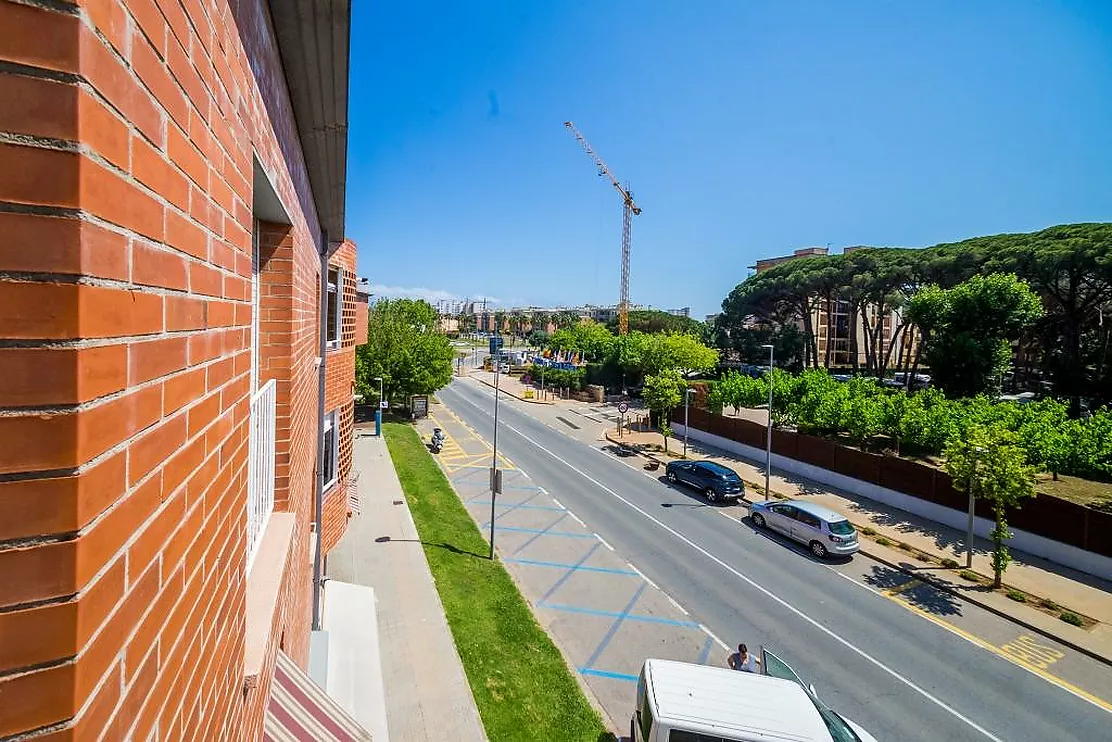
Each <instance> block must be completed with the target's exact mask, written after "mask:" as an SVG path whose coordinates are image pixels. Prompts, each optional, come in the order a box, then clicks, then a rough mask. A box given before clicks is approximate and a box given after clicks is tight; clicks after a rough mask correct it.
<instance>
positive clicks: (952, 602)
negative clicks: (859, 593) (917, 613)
mask: <svg viewBox="0 0 1112 742" xmlns="http://www.w3.org/2000/svg"><path fill="white" fill-rule="evenodd" d="M864 579H865V584H867V585H869V586H870V587H873V588H876V589H877V590H880V591H881V592H888V593H889V594H892V595H899V599H900V600H903V601H904V602H906V603H908V604H909V605H913V606H915V607H916V608H919V609H921V610H923V611H926V612H927V613H930V614H932V615H935V616H960V615H962V612H961V604H960V603H959V602H958V600H957V598H956V597H955V596H953V595H951V594H950V593H947V592H943V591H942V590H939V589H938V588H936V587H934V586H933V585H931V584H929V583H926V582H923V581H922V580H919V579H917V578H915V577H912V576H911V575H908V574H906V573H904V572H901V571H900V570H898V569H893V568H891V567H887V566H883V565H873V567H872V572H871V573H870V574H867V575H865V578H864Z"/></svg>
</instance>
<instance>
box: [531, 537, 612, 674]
mask: <svg viewBox="0 0 1112 742" xmlns="http://www.w3.org/2000/svg"><path fill="white" fill-rule="evenodd" d="M600 548H602V544H601V543H599V542H597V541H596V542H595V544H594V545H593V546H592V547H591V548H590V549H587V553H586V554H584V555H583V556H582V558H580V560H579V561H578V562H576V563H575V564H573V565H572V566H571V567H569V568H568V571H567V572H564V574H562V575H560V579H558V580H556V584H554V585H553V586H552V587H550V588H548V592H546V593H545V594H544V595H542V596H541V600H540V602H542V603H543V602H544V601H546V600H548V599H549V598H551V597H552V593H554V592H556V591H557V590H559V589H560V586H561V585H563V584H564V583H565V582H567V581H568V578H569V577H571V576H572V575H573V574H575V570H577V569H579V568H580V567H582V566H583V562H585V561H587V560H588V559H590V558H591V555H592V554H594V553H595V552H596V551H598V550H599V549H600ZM587 664H588V665H589V664H591V663H590V662H588V663H587Z"/></svg>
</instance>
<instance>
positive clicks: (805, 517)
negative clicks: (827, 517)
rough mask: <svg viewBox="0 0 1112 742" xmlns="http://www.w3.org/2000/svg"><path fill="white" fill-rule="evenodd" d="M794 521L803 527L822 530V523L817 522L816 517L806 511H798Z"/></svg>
mask: <svg viewBox="0 0 1112 742" xmlns="http://www.w3.org/2000/svg"><path fill="white" fill-rule="evenodd" d="M795 519H796V520H798V521H799V522H800V523H802V524H804V525H807V526H810V527H811V528H818V529H820V530H821V529H822V521H821V520H819V518H818V516H817V515H812V514H811V513H808V512H807V511H806V510H800V511H799V514H798V515H796V516H795Z"/></svg>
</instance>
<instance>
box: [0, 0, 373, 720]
mask: <svg viewBox="0 0 1112 742" xmlns="http://www.w3.org/2000/svg"><path fill="white" fill-rule="evenodd" d="M349 12H350V9H349V6H348V3H346V2H336V1H335V0H320V1H319V2H311V0H269V1H268V0H230V1H229V0H198V1H197V2H184V1H182V0H80V1H79V2H76V3H74V2H67V0H52V1H51V2H49V3H44V2H30V1H29V0H27V1H23V0H15V1H13V0H0V163H2V166H0V441H3V445H0V740H7V739H8V738H10V737H18V738H19V739H24V738H26V739H35V740H51V741H52V742H53V741H55V740H85V739H89V740H95V739H109V740H112V739H125V738H126V739H130V738H134V739H143V740H146V739H157V740H177V739H206V740H209V739H211V740H216V739H221V740H223V739H229V740H240V739H245V740H249V739H257V738H259V737H260V736H261V734H262V728H263V720H264V716H266V713H267V706H268V699H269V692H270V684H271V679H272V677H273V672H274V670H273V668H274V666H275V662H276V657H277V655H278V652H279V650H281V651H283V652H284V653H285V654H287V655H289V656H290V657H291V658H292V659H293V660H294V662H296V663H297V664H299V665H301V666H302V667H304V666H305V664H306V662H307V659H308V652H309V633H310V627H311V625H312V619H313V616H312V605H313V557H314V552H313V548H314V544H315V543H316V541H317V540H316V539H315V537H314V536H313V531H314V530H315V528H316V526H315V517H316V514H315V512H314V511H315V505H316V498H317V497H318V488H319V486H320V482H319V481H318V477H321V475H322V474H324V475H325V476H323V478H324V479H327V480H330V481H329V482H327V483H326V487H325V488H324V491H323V503H322V506H323V507H322V509H323V522H322V525H321V529H320V530H321V532H322V534H323V538H322V539H320V541H321V542H322V546H323V547H324V550H325V551H326V550H327V549H328V548H331V546H332V545H333V544H335V543H336V541H337V540H338V539H339V537H340V535H341V534H342V533H343V530H344V526H345V524H346V521H347V516H348V507H347V498H346V485H347V483H348V481H349V480H350V478H351V475H350V466H351V439H352V408H351V405H352V400H351V396H352V389H351V387H352V381H353V377H354V345H355V342H356V331H355V324H356V314H357V308H356V303H357V301H356V291H355V281H356V276H355V246H354V245H353V244H351V243H350V242H346V241H344V239H343V224H344V219H343V215H344V212H343V206H344V204H343V201H344V178H345V167H344V162H345V160H346V136H347V135H346V110H347V51H348V50H347V38H348V23H349ZM307 39H311V40H314V43H312V44H308V43H305V42H306V40H307ZM322 81H323V82H324V83H327V88H326V89H324V90H318V89H314V86H318V87H319V86H320V85H321V84H322ZM322 255H323V256H324V259H325V260H326V261H327V265H328V271H327V275H326V276H321V266H322ZM326 284H327V286H326ZM322 292H325V293H323V294H322ZM364 316H365V315H364ZM322 334H323V335H324V336H325V344H326V346H327V350H326V352H325V354H324V360H323V366H324V375H325V379H324V381H325V390H326V391H325V395H324V397H325V399H324V412H325V421H326V422H325V424H322V421H321V419H320V415H319V408H318V403H319V399H320V395H319V392H318V390H319V388H320V373H321V358H320V356H321V353H320V347H321V345H320V343H321V336H322ZM268 410H269V412H268ZM322 441H323V444H322ZM268 446H272V448H270V449H268ZM268 450H272V451H273V455H272V456H270V455H268V454H267V453H266V452H267V451H268ZM320 453H323V457H322V456H321V455H320ZM266 496H271V497H272V498H273V505H270V504H269V503H270V501H269V500H266V499H265V498H266ZM264 501H265V504H259V503H264ZM271 511H273V512H272V514H271ZM251 554H257V555H258V556H257V557H256V558H254V560H253V561H252V560H251V558H250V555H251Z"/></svg>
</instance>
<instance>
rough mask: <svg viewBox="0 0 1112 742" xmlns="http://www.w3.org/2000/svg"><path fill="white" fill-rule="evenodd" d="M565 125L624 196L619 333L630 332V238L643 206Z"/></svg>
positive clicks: (569, 126)
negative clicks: (635, 220) (635, 219)
mask: <svg viewBox="0 0 1112 742" xmlns="http://www.w3.org/2000/svg"><path fill="white" fill-rule="evenodd" d="M564 126H565V127H566V128H567V129H568V130H569V131H570V132H571V133H572V134H574V135H575V138H576V140H578V141H579V144H580V145H582V147H583V150H584V151H585V152H586V153H587V154H588V155H590V156H591V159H592V160H594V162H595V167H597V168H598V174H599V175H605V176H606V177H607V178H609V179H610V184H611V185H612V186H614V190H616V191H617V192H618V195H619V196H621V197H622V287H621V292H620V294H619V299H618V334H620V335H625V334H627V333H628V332H629V240H630V228H631V227H632V226H633V217H634V216H637V215H638V214H640V213H641V207H640V206H638V205H637V204H636V203H634V201H633V194H632V193H630V192H629V187H628V185H627V187H625V188H623V187H622V184H621V183H619V182H618V179H617V178H615V177H614V174H613V173H612V172H610V168H608V167H606V163H605V162H603V161H602V158H601V157H599V156H598V154H597V153H596V152H595V151H594V150H593V149H591V145H590V143H589V142H587V140H586V139H585V138H584V136H583V135H582V134H580V133H579V129H576V128H575V124H573V123H572V122H570V121H565V122H564Z"/></svg>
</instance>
